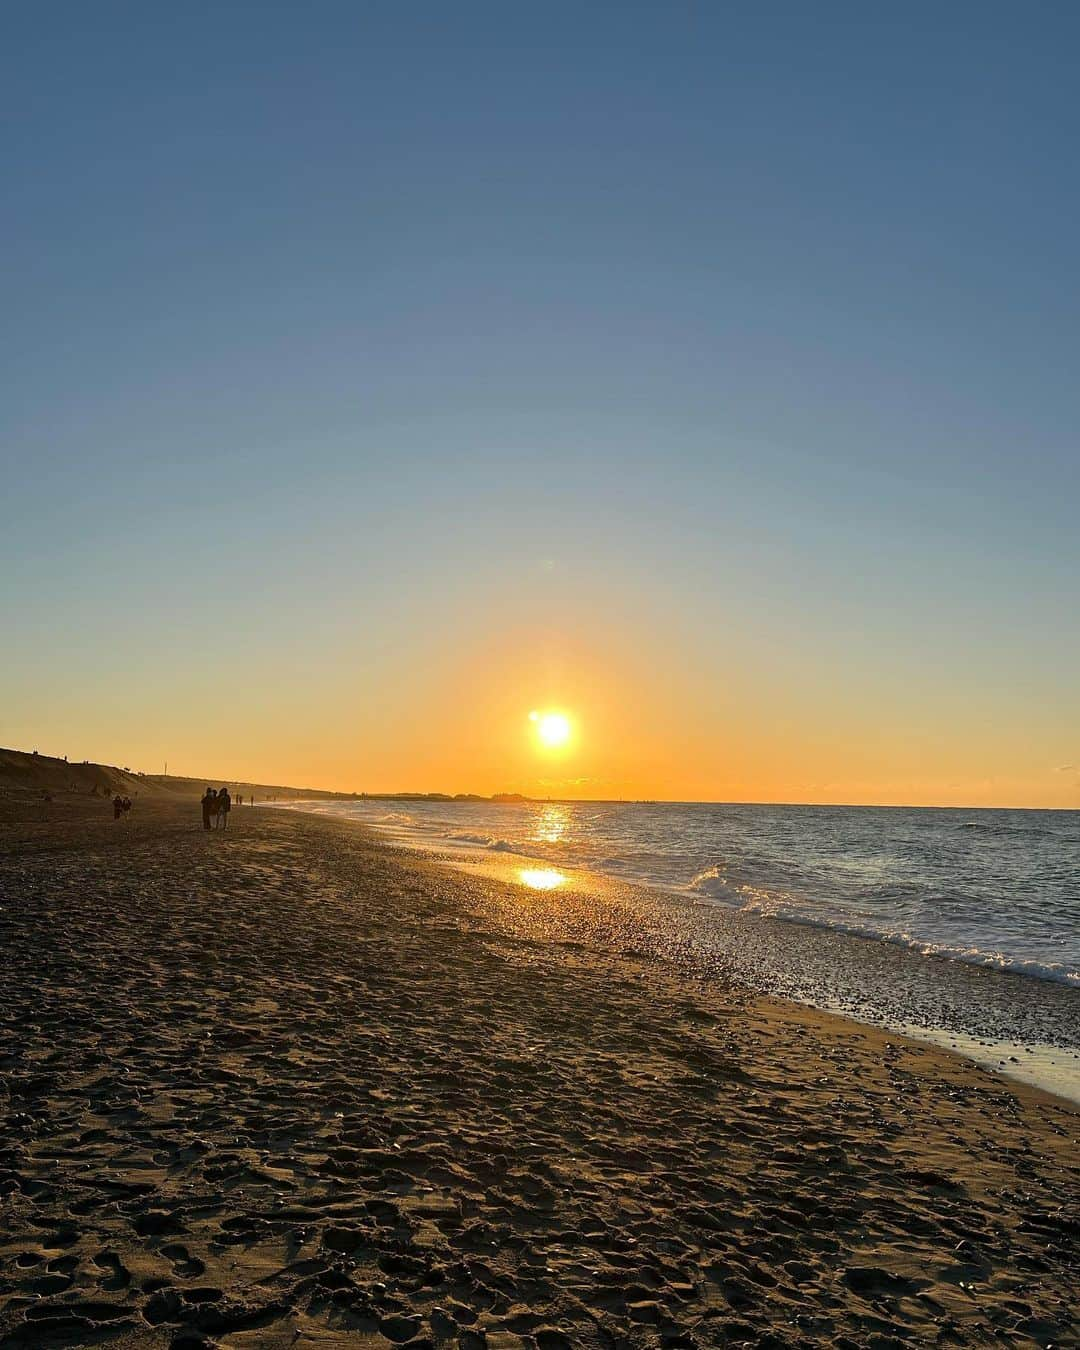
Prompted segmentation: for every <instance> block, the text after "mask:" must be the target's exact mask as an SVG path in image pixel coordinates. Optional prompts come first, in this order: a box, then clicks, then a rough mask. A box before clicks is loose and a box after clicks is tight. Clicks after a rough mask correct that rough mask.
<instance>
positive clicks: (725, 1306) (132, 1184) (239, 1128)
mask: <svg viewBox="0 0 1080 1350" xmlns="http://www.w3.org/2000/svg"><path fill="white" fill-rule="evenodd" d="M10 814H11V818H10V819H9V820H8V821H7V823H5V824H3V825H2V826H0V907H2V908H0V950H2V951H3V953H4V972H5V977H6V978H5V980H4V981H3V982H2V984H0V1111H2V1112H3V1124H2V1127H0V1203H2V1205H3V1213H4V1225H3V1229H2V1231H0V1345H21V1346H37V1345H50V1344H52V1345H78V1344H98V1343H101V1344H109V1345H115V1346H128V1345H130V1346H135V1345H138V1346H142V1345H147V1346H175V1347H177V1350H181V1347H195V1346H204V1345H215V1344H216V1345H221V1346H230V1347H243V1346H249V1347H255V1346H266V1347H279V1346H280V1347H285V1346H298V1347H311V1348H314V1347H326V1346H334V1345H341V1346H369V1347H375V1346H390V1345H395V1344H413V1345H414V1346H421V1345H439V1346H441V1345H456V1346H462V1347H483V1346H485V1345H486V1346H491V1347H514V1346H526V1347H540V1350H552V1347H558V1346H589V1347H591V1346H596V1347H601V1346H610V1347H616V1346H642V1347H645V1346H660V1345H665V1346H695V1345H698V1346H711V1345H717V1346H724V1345H754V1346H806V1347H811V1346H820V1345H835V1346H840V1347H852V1346H867V1347H875V1350H886V1348H887V1347H889V1346H895V1345H925V1344H938V1343H940V1344H954V1345H988V1344H991V1345H999V1344H1000V1345H1013V1344H1015V1345H1032V1344H1035V1345H1050V1344H1057V1345H1065V1344H1069V1343H1075V1339H1071V1338H1074V1336H1075V1332H1074V1328H1075V1326H1076V1324H1077V1321H1078V1318H1080V1276H1078V1274H1077V1271H1078V1269H1080V1157H1078V1154H1077V1149H1076V1139H1077V1125H1078V1122H1080V1116H1078V1113H1077V1111H1076V1109H1075V1108H1073V1107H1071V1106H1070V1105H1069V1104H1068V1103H1066V1102H1063V1101H1061V1100H1058V1099H1056V1098H1053V1097H1050V1096H1047V1095H1044V1094H1041V1093H1039V1092H1037V1091H1034V1090H1032V1089H1029V1088H1025V1087H1023V1086H1020V1085H1015V1084H1009V1083H1006V1082H1005V1081H1003V1080H1002V1079H1000V1078H997V1077H994V1076H991V1075H990V1074H988V1073H987V1072H986V1071H984V1070H983V1069H981V1068H979V1067H978V1066H976V1065H975V1064H973V1063H971V1062H970V1061H969V1060H965V1059H961V1058H959V1057H957V1056H953V1055H950V1054H948V1053H947V1052H945V1051H943V1050H939V1049H936V1048H934V1047H930V1046H926V1045H922V1044H918V1043H915V1042H911V1041H906V1040H904V1039H903V1038H901V1037H898V1036H892V1035H888V1034H885V1033H882V1032H880V1031H877V1030H875V1029H873V1028H869V1027H863V1026H859V1025H857V1024H855V1023H852V1022H848V1021H845V1020H843V1019H841V1018H837V1017H831V1016H829V1015H827V1014H822V1013H817V1012H814V1011H813V1010H811V1009H809V1008H805V1007H799V1006H796V1005H794V1004H788V1003H783V1002H779V1001H776V1000H773V999H770V998H767V997H763V996H762V995H760V994H759V993H755V992H752V991H751V990H749V989H747V987H746V985H745V983H744V982H738V981H737V980H735V979H734V978H733V976H732V972H731V971H730V970H725V969H722V968H717V969H716V970H713V971H711V972H708V973H705V972H701V973H699V974H694V973H693V972H692V971H691V970H689V969H687V968H683V967H681V966H680V965H679V963H678V962H677V961H672V960H668V959H667V958H666V956H665V955H664V954H663V953H657V952H656V951H655V950H653V949H651V947H650V942H649V938H648V933H647V932H644V931H643V932H642V933H641V934H640V941H639V939H638V937H637V936H636V935H635V934H634V932H633V931H632V929H633V924H632V922H631V923H630V928H629V930H627V929H626V927H625V925H624V926H623V928H622V929H620V930H619V934H617V940H612V934H611V907H610V905H608V904H607V902H606V901H605V899H604V897H603V896H602V895H597V894H595V893H589V892H584V891H582V892H578V891H575V890H574V889H573V888H569V889H567V888H560V889H559V890H557V891H547V892H543V891H530V890H528V889H526V888H524V887H521V886H516V885H513V884H510V883H507V882H505V881H500V880H499V879H497V878H493V877H488V876H483V875H479V874H476V875H466V874H464V873H462V872H461V871H460V870H454V869H450V868H447V867H444V866H440V865H438V864H435V863H432V862H428V861H423V860H418V859H412V858H406V857H402V856H400V855H399V854H398V853H396V852H395V851H393V850H390V849H387V848H385V847H383V846H381V845H379V844H378V842H377V841H373V839H372V837H371V836H370V835H368V834H367V833H366V832H365V831H363V830H361V829H358V828H357V827H355V826H350V825H346V824H342V823H340V822H337V821H332V820H326V819H322V818H318V817H309V816H302V815H292V814H288V813H280V812H272V811H260V810H258V809H256V810H254V811H249V810H242V811H238V810H234V811H233V813H232V823H231V826H230V829H229V831H228V832H227V833H225V834H222V833H210V834H207V833H205V832H204V831H203V830H202V829H201V826H200V824H199V821H198V818H197V813H196V811H195V810H194V809H193V808H192V807H190V806H189V807H174V806H159V807H146V808H144V809H137V810H136V811H135V812H133V814H132V817H131V818H130V819H128V820H125V821H121V822H119V823H114V822H113V821H112V819H111V818H109V817H107V816H106V813H105V812H104V811H103V810H102V809H101V808H100V807H99V808H97V809H96V811H95V810H93V809H92V808H80V809H75V808H73V809H71V810H70V811H57V812H54V813H52V817H51V818H45V819H38V818H37V817H36V816H35V817H33V818H31V816H30V815H29V814H20V813H18V812H13V813H10Z"/></svg>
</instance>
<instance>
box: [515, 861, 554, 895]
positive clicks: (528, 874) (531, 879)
mask: <svg viewBox="0 0 1080 1350" xmlns="http://www.w3.org/2000/svg"><path fill="white" fill-rule="evenodd" d="M517 875H518V880H519V881H521V882H523V883H524V884H525V885H526V886H528V887H530V888H531V889H532V890H534V891H553V890H554V889H555V887H556V886H561V885H562V884H563V882H564V881H565V880H566V877H565V876H564V875H563V874H562V872H557V871H556V870H555V868H554V867H519V868H518V874H517Z"/></svg>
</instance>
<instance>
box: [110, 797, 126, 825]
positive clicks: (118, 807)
mask: <svg viewBox="0 0 1080 1350" xmlns="http://www.w3.org/2000/svg"><path fill="white" fill-rule="evenodd" d="M123 809H124V799H123V797H121V796H120V794H119V792H118V793H117V794H116V796H115V797H114V798H113V804H112V818H113V820H119V819H120V813H121V812H122V811H123Z"/></svg>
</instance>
